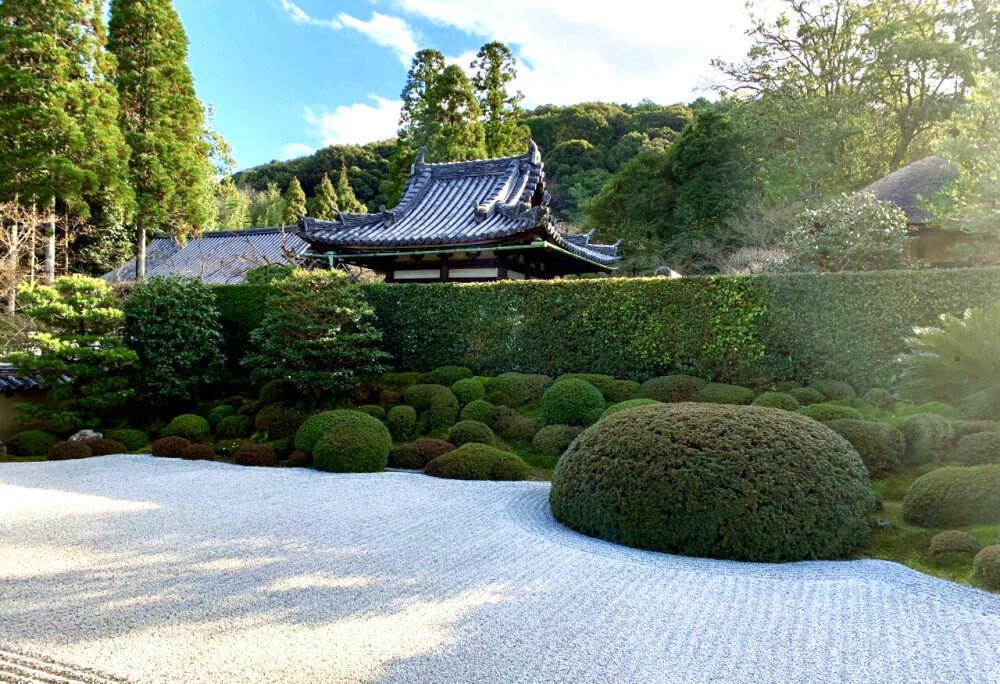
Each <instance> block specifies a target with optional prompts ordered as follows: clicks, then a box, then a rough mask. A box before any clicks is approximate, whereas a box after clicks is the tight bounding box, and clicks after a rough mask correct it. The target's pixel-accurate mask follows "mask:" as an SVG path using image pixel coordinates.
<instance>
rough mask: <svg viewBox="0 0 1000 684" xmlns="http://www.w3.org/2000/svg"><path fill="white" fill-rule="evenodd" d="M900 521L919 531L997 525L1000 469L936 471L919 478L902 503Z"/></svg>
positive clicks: (998, 520) (979, 468)
mask: <svg viewBox="0 0 1000 684" xmlns="http://www.w3.org/2000/svg"><path fill="white" fill-rule="evenodd" d="M903 518H904V519H905V520H906V522H908V523H910V524H912V525H919V526H920V527H965V526H968V525H995V524H997V523H1000V465H981V466H972V467H968V468H938V469H937V470H932V471H931V472H929V473H927V474H926V475H921V476H920V477H918V478H917V479H916V480H914V482H913V484H912V485H910V489H909V490H908V491H907V492H906V498H904V499H903Z"/></svg>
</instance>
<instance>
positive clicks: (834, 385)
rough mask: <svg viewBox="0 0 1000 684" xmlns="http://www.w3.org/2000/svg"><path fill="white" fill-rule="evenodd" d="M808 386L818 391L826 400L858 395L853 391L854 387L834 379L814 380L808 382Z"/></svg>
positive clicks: (850, 397)
mask: <svg viewBox="0 0 1000 684" xmlns="http://www.w3.org/2000/svg"><path fill="white" fill-rule="evenodd" d="M809 386H810V387H811V388H813V389H814V390H816V391H818V392H820V393H821V394H822V395H823V397H824V398H825V399H826V400H827V401H836V400H838V399H853V398H854V397H856V396H858V394H857V392H855V391H854V388H853V387H851V386H850V385H848V384H847V383H846V382H838V381H836V380H816V381H815V382H812V383H809Z"/></svg>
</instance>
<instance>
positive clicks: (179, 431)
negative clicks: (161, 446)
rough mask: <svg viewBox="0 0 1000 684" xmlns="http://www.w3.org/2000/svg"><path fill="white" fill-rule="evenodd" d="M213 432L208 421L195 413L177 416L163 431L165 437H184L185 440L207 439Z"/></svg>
mask: <svg viewBox="0 0 1000 684" xmlns="http://www.w3.org/2000/svg"><path fill="white" fill-rule="evenodd" d="M211 432H212V429H211V428H210V427H209V426H208V421H207V420H205V419H204V418H202V417H201V416H197V415H195V414H193V413H185V414H184V415H180V416H177V417H176V418H174V419H173V420H172V421H170V422H169V423H167V427H166V428H165V429H164V430H163V436H164V437H183V438H184V439H198V438H199V437H205V436H207V435H208V434H210V433H211Z"/></svg>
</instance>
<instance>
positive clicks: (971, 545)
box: [931, 530, 981, 556]
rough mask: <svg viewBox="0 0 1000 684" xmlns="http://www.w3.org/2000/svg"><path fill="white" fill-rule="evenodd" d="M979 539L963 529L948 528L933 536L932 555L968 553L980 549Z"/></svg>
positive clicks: (970, 553)
mask: <svg viewBox="0 0 1000 684" xmlns="http://www.w3.org/2000/svg"><path fill="white" fill-rule="evenodd" d="M980 546H981V545H980V543H979V540H978V539H976V538H975V537H973V536H972V535H971V534H969V533H968V532H965V531H962V530H947V531H945V532H941V533H939V534H935V535H934V536H933V537H931V555H932V556H940V555H944V554H967V555H970V556H971V555H972V554H974V553H976V552H977V551H979V548H980Z"/></svg>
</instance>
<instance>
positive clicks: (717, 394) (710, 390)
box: [694, 382, 754, 406]
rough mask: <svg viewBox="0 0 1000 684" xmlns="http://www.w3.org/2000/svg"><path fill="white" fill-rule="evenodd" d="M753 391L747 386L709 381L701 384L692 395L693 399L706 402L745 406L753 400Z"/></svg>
mask: <svg viewBox="0 0 1000 684" xmlns="http://www.w3.org/2000/svg"><path fill="white" fill-rule="evenodd" d="M753 398H754V392H753V390H752V389H750V388H748V387H741V386H739V385H727V384H725V383H721V382H710V383H707V384H705V385H702V386H701V387H700V388H699V389H698V391H697V392H695V395H694V401H701V402H704V403H706V404H731V405H734V406H745V405H747V404H749V403H751V402H752V401H753Z"/></svg>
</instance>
